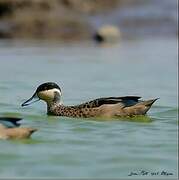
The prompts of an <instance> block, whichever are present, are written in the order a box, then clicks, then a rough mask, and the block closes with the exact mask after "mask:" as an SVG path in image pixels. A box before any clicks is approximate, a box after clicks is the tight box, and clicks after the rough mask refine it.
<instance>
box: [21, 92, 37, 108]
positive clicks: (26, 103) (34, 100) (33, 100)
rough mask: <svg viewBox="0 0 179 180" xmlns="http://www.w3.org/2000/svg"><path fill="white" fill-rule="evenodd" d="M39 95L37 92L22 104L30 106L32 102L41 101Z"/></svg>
mask: <svg viewBox="0 0 179 180" xmlns="http://www.w3.org/2000/svg"><path fill="white" fill-rule="evenodd" d="M39 100H40V99H39V97H38V96H37V93H35V94H34V95H33V96H32V97H31V98H30V99H28V100H27V101H25V102H24V103H22V104H21V106H28V105H30V104H32V103H35V102H37V101H39Z"/></svg>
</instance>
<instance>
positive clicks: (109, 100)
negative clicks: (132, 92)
mask: <svg viewBox="0 0 179 180" xmlns="http://www.w3.org/2000/svg"><path fill="white" fill-rule="evenodd" d="M140 98H141V97H139V96H123V97H106V98H98V99H95V100H92V101H89V102H86V103H83V104H80V105H77V106H75V107H78V108H97V107H100V106H101V105H104V104H117V103H120V104H121V105H122V106H123V107H127V106H132V105H134V104H136V103H138V102H139V99H140Z"/></svg>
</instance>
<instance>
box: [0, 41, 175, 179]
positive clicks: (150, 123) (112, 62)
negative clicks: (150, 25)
mask: <svg viewBox="0 0 179 180" xmlns="http://www.w3.org/2000/svg"><path fill="white" fill-rule="evenodd" d="M46 81H54V82H56V83H57V84H59V86H60V87H61V89H62V94H63V102H64V104H66V105H71V104H79V103H82V102H84V101H88V100H92V99H94V98H98V97H105V96H124V95H137V96H142V98H143V99H149V98H158V97H159V98H160V99H159V100H158V101H157V102H156V103H155V104H154V105H153V107H152V108H151V110H150V111H149V112H148V117H136V118H133V119H120V120H108V121H106V120H103V119H100V120H97V119H88V120H87V119H75V118H74V119H73V118H66V117H49V116H47V115H46V105H45V103H44V102H38V103H36V104H33V105H32V106H28V107H24V108H22V107H21V106H20V105H21V103H22V102H23V101H25V100H26V99H27V98H29V97H31V95H32V94H33V92H34V91H35V89H36V87H37V86H38V85H40V84H41V83H43V82H46ZM176 82H177V47H176V40H175V39H174V38H166V39H161V38H148V39H134V40H128V41H121V42H120V43H119V44H116V45H113V46H109V45H106V46H98V45H95V44H92V43H79V44H70V43H69V44H68V43H67V44H59V43H49V42H48V41H42V42H34V41H32V42H25V41H23V42H16V41H1V42H0V116H5V115H6V116H15V117H22V118H23V121H22V126H27V127H36V128H38V129H39V130H38V131H37V132H36V133H34V134H33V135H32V138H31V139H29V140H18V141H12V140H10V141H9V140H8V141H5V140H0V178H4V177H9V178H10V177H11V178H13V177H16V178H17V177H22V178H25V177H58V178H122V177H123V178H130V176H129V174H130V173H131V172H134V173H137V174H138V175H134V176H133V177H137V178H139V177H141V178H144V176H143V175H141V171H142V170H144V171H147V172H148V174H147V178H156V177H157V178H164V177H165V178H168V176H166V175H161V172H162V171H166V172H168V173H172V175H169V176H170V178H175V177H176V176H177V120H178V117H177V112H178V107H177V83H176ZM157 172H159V174H157ZM152 173H156V174H153V175H152Z"/></svg>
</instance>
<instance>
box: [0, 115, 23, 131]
mask: <svg viewBox="0 0 179 180" xmlns="http://www.w3.org/2000/svg"><path fill="white" fill-rule="evenodd" d="M20 120H22V118H16V117H0V124H2V125H4V126H5V127H7V128H13V127H18V126H20V123H19V121H20Z"/></svg>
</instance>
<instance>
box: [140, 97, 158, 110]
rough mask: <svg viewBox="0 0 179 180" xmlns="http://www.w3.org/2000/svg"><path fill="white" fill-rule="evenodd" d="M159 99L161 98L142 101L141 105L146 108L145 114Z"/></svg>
mask: <svg viewBox="0 0 179 180" xmlns="http://www.w3.org/2000/svg"><path fill="white" fill-rule="evenodd" d="M157 99H159V98H156V99H150V100H146V101H142V102H140V103H139V104H141V105H143V106H145V113H146V112H147V111H148V110H149V109H150V108H151V106H152V104H153V103H154V102H155V101H156V100H157Z"/></svg>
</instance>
